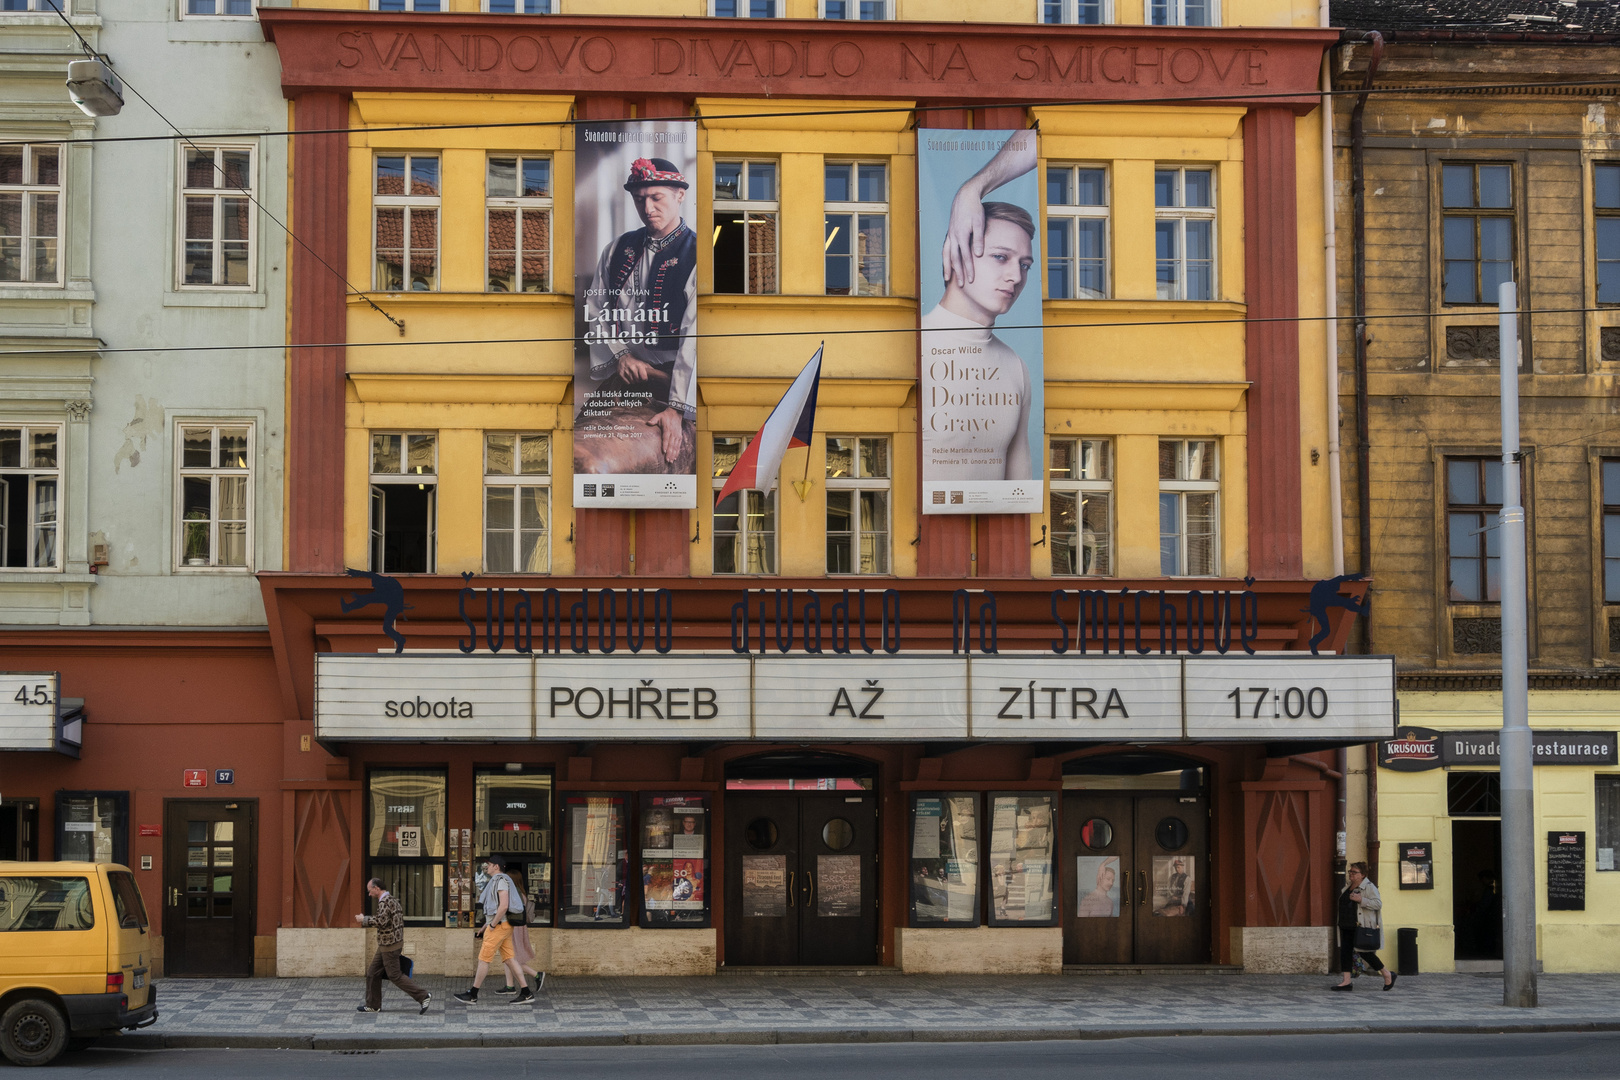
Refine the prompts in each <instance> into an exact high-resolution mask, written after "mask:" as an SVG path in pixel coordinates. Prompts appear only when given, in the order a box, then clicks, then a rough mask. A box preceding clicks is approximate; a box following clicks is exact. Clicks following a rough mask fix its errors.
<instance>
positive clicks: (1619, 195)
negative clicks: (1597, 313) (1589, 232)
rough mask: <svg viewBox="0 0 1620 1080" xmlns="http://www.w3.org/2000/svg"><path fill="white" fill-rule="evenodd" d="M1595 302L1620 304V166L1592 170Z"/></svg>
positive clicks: (1607, 166)
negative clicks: (1595, 255) (1595, 266)
mask: <svg viewBox="0 0 1620 1080" xmlns="http://www.w3.org/2000/svg"><path fill="white" fill-rule="evenodd" d="M1592 219H1593V221H1592V224H1593V228H1594V232H1595V234H1596V235H1595V239H1596V244H1595V246H1596V248H1597V302H1598V303H1600V304H1620V165H1594V166H1592Z"/></svg>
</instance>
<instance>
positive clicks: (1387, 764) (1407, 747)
mask: <svg viewBox="0 0 1620 1080" xmlns="http://www.w3.org/2000/svg"><path fill="white" fill-rule="evenodd" d="M1530 737H1531V743H1532V749H1533V761H1534V763H1535V764H1536V765H1614V764H1620V736H1617V733H1616V732H1613V731H1533V732H1531V733H1530ZM1501 738H1502V732H1501V731H1500V730H1499V729H1498V730H1494V731H1493V730H1490V729H1488V728H1487V729H1485V730H1483V731H1435V730H1433V729H1431V728H1420V727H1407V726H1405V725H1402V726H1401V729H1400V731H1399V732H1397V733H1396V736H1395V737H1394V738H1392V739H1383V740H1380V741H1379V743H1378V764H1379V766H1380V767H1381V768H1385V769H1390V770H1392V771H1394V772H1425V771H1427V770H1429V769H1438V768H1442V767H1446V766H1452V765H1496V764H1499V760H1500V755H1501V746H1500V743H1501Z"/></svg>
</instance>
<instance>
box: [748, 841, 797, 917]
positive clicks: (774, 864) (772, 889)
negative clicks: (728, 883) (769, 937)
mask: <svg viewBox="0 0 1620 1080" xmlns="http://www.w3.org/2000/svg"><path fill="white" fill-rule="evenodd" d="M742 864H743V880H742V896H743V902H742V908H743V912H742V913H743V917H744V918H752V919H780V918H781V917H782V916H783V915H786V914H787V856H786V855H744V856H743V861H742Z"/></svg>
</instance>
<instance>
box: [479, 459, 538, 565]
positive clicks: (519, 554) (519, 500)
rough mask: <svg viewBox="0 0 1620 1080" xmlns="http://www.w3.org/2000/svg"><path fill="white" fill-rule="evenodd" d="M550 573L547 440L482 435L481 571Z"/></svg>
mask: <svg viewBox="0 0 1620 1080" xmlns="http://www.w3.org/2000/svg"><path fill="white" fill-rule="evenodd" d="M550 571H551V436H550V435H543V434H533V435H531V434H526V433H519V432H499V433H497V432H489V433H487V434H485V436H484V572H485V573H486V574H545V573H549V572H550Z"/></svg>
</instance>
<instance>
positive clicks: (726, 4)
mask: <svg viewBox="0 0 1620 1080" xmlns="http://www.w3.org/2000/svg"><path fill="white" fill-rule="evenodd" d="M709 3H710V6H711V7H712V8H713V9H714V16H715V18H718V19H774V18H776V17H777V16H778V15H780V14H781V13H782V4H781V0H709Z"/></svg>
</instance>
